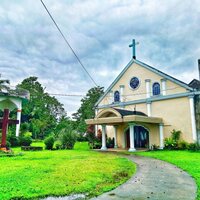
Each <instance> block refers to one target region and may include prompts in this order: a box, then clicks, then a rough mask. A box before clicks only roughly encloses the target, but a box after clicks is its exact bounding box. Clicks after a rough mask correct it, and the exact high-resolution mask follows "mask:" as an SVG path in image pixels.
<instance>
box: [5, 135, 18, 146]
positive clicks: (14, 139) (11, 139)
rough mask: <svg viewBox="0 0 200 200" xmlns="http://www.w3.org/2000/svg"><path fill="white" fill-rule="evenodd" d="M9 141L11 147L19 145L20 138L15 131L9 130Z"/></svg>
mask: <svg viewBox="0 0 200 200" xmlns="http://www.w3.org/2000/svg"><path fill="white" fill-rule="evenodd" d="M7 142H9V143H10V145H11V147H16V146H19V138H18V137H16V135H15V133H12V132H11V131H8V134H7Z"/></svg>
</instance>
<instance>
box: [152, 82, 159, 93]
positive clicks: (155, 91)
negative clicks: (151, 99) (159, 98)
mask: <svg viewBox="0 0 200 200" xmlns="http://www.w3.org/2000/svg"><path fill="white" fill-rule="evenodd" d="M159 94H160V84H159V83H154V84H153V95H159Z"/></svg>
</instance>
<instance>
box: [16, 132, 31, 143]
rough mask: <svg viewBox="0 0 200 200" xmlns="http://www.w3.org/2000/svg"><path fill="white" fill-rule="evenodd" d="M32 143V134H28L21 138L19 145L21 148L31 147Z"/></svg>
mask: <svg viewBox="0 0 200 200" xmlns="http://www.w3.org/2000/svg"><path fill="white" fill-rule="evenodd" d="M31 143H32V137H31V133H30V132H26V133H25V134H24V135H21V136H20V137H19V144H20V145H21V146H30V145H31Z"/></svg>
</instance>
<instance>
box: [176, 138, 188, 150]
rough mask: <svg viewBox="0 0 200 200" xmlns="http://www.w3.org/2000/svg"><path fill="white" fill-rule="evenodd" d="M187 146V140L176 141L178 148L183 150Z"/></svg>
mask: <svg viewBox="0 0 200 200" xmlns="http://www.w3.org/2000/svg"><path fill="white" fill-rule="evenodd" d="M188 147H189V144H188V142H186V141H184V140H182V141H180V142H179V143H178V149H181V150H185V149H188Z"/></svg>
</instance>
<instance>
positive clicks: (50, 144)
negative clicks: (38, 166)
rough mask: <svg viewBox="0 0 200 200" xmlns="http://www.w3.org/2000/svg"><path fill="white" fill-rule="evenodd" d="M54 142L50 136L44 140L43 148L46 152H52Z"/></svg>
mask: <svg viewBox="0 0 200 200" xmlns="http://www.w3.org/2000/svg"><path fill="white" fill-rule="evenodd" d="M54 142H55V138H54V137H53V136H52V135H50V136H49V137H47V138H45V140H44V144H45V148H46V149H48V150H52V149H53V145H54Z"/></svg>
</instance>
